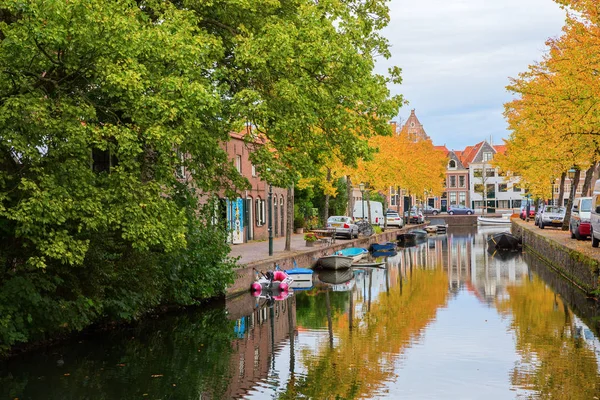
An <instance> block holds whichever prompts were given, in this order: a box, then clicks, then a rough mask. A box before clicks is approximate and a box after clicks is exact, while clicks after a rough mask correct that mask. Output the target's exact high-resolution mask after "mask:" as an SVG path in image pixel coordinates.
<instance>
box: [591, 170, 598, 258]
mask: <svg viewBox="0 0 600 400" xmlns="http://www.w3.org/2000/svg"><path fill="white" fill-rule="evenodd" d="M590 225H591V226H590V237H591V238H592V247H598V245H600V179H598V180H597V181H596V183H595V184H594V193H593V195H592V210H591V212H590Z"/></svg>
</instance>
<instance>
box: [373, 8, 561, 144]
mask: <svg viewBox="0 0 600 400" xmlns="http://www.w3.org/2000/svg"><path fill="white" fill-rule="evenodd" d="M389 5H390V16H391V21H390V25H389V26H388V27H387V28H386V30H385V31H384V32H383V34H384V36H386V37H387V38H388V40H389V41H390V44H391V51H392V58H391V59H390V60H380V62H379V63H378V66H377V69H378V71H379V72H383V71H385V70H387V68H388V67H389V66H391V65H397V66H399V67H401V68H402V70H403V74H402V77H403V84H402V85H399V86H394V87H391V88H390V90H391V91H392V93H394V94H396V93H401V94H403V95H404V96H405V98H406V99H407V100H408V101H409V102H410V104H409V106H408V107H404V108H403V109H401V110H400V117H401V118H404V119H405V118H407V117H408V114H409V113H410V109H413V108H415V109H416V113H417V116H418V117H419V119H420V121H421V123H422V124H423V125H424V127H425V130H426V131H427V133H428V134H429V136H431V137H432V139H433V141H434V144H436V145H437V144H444V143H445V144H446V145H447V146H448V147H449V148H453V149H461V148H464V147H465V146H467V145H472V144H475V143H477V142H479V141H481V140H484V139H489V137H490V135H492V136H493V138H494V142H496V143H500V142H501V138H503V137H504V138H505V137H507V136H508V132H507V131H506V122H505V121H504V118H503V116H502V111H503V104H504V103H505V102H506V101H508V100H509V99H510V94H509V93H507V91H506V89H505V87H506V85H507V84H508V78H509V77H514V76H517V74H518V73H519V72H523V71H525V70H526V69H527V66H528V65H529V64H532V63H533V62H535V61H538V60H540V59H541V58H542V55H543V54H544V51H545V44H544V43H545V41H546V40H547V39H548V38H549V37H556V36H559V35H560V34H561V28H562V26H563V25H564V18H565V13H564V11H563V10H561V9H560V8H559V7H558V6H557V5H556V3H554V2H553V1H552V0H520V1H518V0H495V1H494V0H420V1H408V0H401V1H399V0H392V1H391V2H390V4H389Z"/></svg>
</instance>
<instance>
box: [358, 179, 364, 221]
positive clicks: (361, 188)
mask: <svg viewBox="0 0 600 400" xmlns="http://www.w3.org/2000/svg"><path fill="white" fill-rule="evenodd" d="M358 188H359V189H360V202H361V203H362V218H363V219H365V184H364V183H362V182H361V183H360V184H359V185H358Z"/></svg>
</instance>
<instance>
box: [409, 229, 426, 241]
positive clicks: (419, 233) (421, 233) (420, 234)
mask: <svg viewBox="0 0 600 400" xmlns="http://www.w3.org/2000/svg"><path fill="white" fill-rule="evenodd" d="M410 232H411V233H414V235H415V240H425V239H426V238H427V231H425V230H423V229H413V230H412V231H410Z"/></svg>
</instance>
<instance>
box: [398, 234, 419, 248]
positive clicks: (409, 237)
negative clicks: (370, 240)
mask: <svg viewBox="0 0 600 400" xmlns="http://www.w3.org/2000/svg"><path fill="white" fill-rule="evenodd" d="M396 240H398V244H399V245H401V246H412V245H414V244H415V243H416V235H415V234H414V233H412V232H406V233H401V234H399V235H397V236H396Z"/></svg>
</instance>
